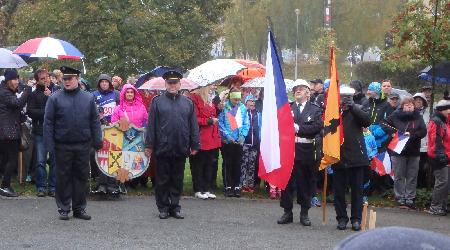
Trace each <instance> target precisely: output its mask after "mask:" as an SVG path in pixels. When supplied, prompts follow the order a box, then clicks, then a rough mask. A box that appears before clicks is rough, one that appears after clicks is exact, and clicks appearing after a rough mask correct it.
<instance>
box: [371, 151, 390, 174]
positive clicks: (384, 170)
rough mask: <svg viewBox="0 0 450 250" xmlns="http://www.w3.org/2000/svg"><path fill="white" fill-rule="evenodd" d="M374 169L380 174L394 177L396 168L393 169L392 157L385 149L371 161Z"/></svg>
mask: <svg viewBox="0 0 450 250" xmlns="http://www.w3.org/2000/svg"><path fill="white" fill-rule="evenodd" d="M371 167H372V170H374V171H375V172H377V174H378V175H379V176H384V175H390V176H391V177H394V170H393V169H392V164H391V157H390V156H389V154H388V152H386V151H384V152H381V153H378V154H377V155H376V156H375V157H374V158H373V159H372V163H371Z"/></svg>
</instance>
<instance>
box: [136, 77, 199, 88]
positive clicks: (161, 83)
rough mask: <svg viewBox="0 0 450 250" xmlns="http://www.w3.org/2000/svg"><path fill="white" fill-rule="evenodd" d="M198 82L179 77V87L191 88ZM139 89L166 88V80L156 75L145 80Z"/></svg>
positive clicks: (196, 85)
mask: <svg viewBox="0 0 450 250" xmlns="http://www.w3.org/2000/svg"><path fill="white" fill-rule="evenodd" d="M198 87H199V86H198V84H197V83H195V82H193V81H191V80H188V79H186V78H182V79H181V89H186V90H193V89H196V88H198ZM139 89H146V90H166V81H165V80H164V79H163V78H162V77H156V78H153V79H150V80H148V81H146V82H145V83H144V84H142V86H140V87H139Z"/></svg>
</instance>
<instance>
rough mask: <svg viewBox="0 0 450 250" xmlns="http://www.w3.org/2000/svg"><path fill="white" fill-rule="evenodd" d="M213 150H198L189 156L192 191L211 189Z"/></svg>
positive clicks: (214, 155) (207, 190) (214, 154)
mask: <svg viewBox="0 0 450 250" xmlns="http://www.w3.org/2000/svg"><path fill="white" fill-rule="evenodd" d="M215 157H216V153H215V150H214V149H212V150H200V151H198V153H197V154H195V155H193V156H192V157H191V159H192V160H191V164H192V165H191V171H192V183H193V187H194V192H209V191H211V190H210V189H211V182H212V181H211V179H212V174H213V168H214V166H213V164H214V159H215Z"/></svg>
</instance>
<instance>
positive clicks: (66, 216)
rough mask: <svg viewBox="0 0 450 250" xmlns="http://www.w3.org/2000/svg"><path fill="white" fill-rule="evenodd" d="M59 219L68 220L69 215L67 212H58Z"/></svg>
mask: <svg viewBox="0 0 450 250" xmlns="http://www.w3.org/2000/svg"><path fill="white" fill-rule="evenodd" d="M59 219H60V220H69V213H68V212H60V213H59Z"/></svg>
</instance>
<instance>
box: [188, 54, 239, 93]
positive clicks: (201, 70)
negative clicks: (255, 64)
mask: <svg viewBox="0 0 450 250" xmlns="http://www.w3.org/2000/svg"><path fill="white" fill-rule="evenodd" d="M245 68H246V67H245V66H244V65H242V64H240V63H238V62H236V61H235V60H232V59H215V60H211V61H207V62H205V63H203V64H201V65H200V66H197V67H195V68H193V69H192V70H190V71H189V74H188V76H187V78H188V79H189V80H192V81H194V82H196V83H198V84H199V85H200V86H202V87H203V86H206V85H209V84H213V83H216V82H219V81H221V80H222V79H224V78H226V77H228V76H233V75H236V74H237V73H238V72H239V71H241V70H243V69H245Z"/></svg>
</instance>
